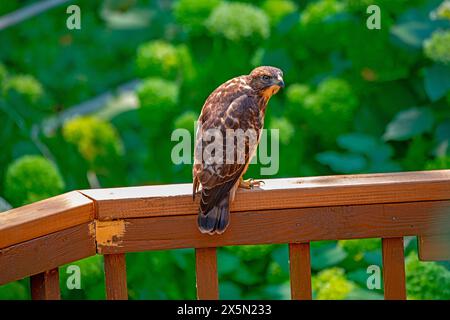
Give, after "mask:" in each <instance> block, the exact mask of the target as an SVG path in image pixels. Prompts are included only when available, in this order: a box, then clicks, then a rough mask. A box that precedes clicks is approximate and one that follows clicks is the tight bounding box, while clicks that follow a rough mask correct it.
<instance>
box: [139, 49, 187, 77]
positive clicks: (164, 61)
mask: <svg viewBox="0 0 450 320" xmlns="http://www.w3.org/2000/svg"><path fill="white" fill-rule="evenodd" d="M136 66H137V69H138V73H139V75H140V76H143V77H153V76H157V77H163V78H167V79H174V78H175V77H176V76H177V75H178V74H179V71H180V68H181V60H180V56H179V52H178V49H177V48H176V47H175V46H174V45H172V44H170V43H168V42H165V41H162V40H154V41H150V42H147V43H144V44H142V45H140V46H139V47H138V49H137V57H136Z"/></svg>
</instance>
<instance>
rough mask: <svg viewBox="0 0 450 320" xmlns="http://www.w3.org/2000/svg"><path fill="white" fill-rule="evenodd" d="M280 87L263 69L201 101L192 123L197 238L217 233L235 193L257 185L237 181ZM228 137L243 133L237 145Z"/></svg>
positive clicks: (274, 73) (278, 75) (277, 77)
mask: <svg viewBox="0 0 450 320" xmlns="http://www.w3.org/2000/svg"><path fill="white" fill-rule="evenodd" d="M281 87H284V82H283V72H282V71H281V70H280V69H278V68H275V67H269V66H263V67H258V68H256V69H254V70H253V71H252V72H251V73H250V74H249V75H244V76H240V77H236V78H233V79H231V80H228V81H227V82H225V83H224V84H222V85H221V86H219V87H218V88H217V89H216V90H214V91H213V92H212V93H211V94H210V96H209V97H208V99H206V101H205V104H204V105H203V108H202V112H201V114H200V117H199V119H198V127H197V135H196V142H195V152H194V167H193V178H194V179H193V180H194V182H193V198H194V199H195V194H196V192H197V190H198V189H199V187H200V185H201V200H200V209H199V214H198V227H199V229H200V231H201V232H202V233H209V234H214V233H219V234H220V233H223V232H224V231H225V229H226V228H227V226H228V224H229V221H230V202H232V201H233V199H234V195H235V192H236V189H237V188H238V187H245V188H252V187H253V186H257V185H258V184H259V181H253V180H252V179H249V180H246V181H244V180H243V179H242V176H243V175H244V173H245V171H246V170H247V167H248V165H249V163H250V161H251V158H252V157H253V155H254V154H255V151H256V148H257V146H258V143H259V139H260V137H261V132H262V128H263V125H264V115H265V112H266V106H267V102H268V101H269V99H270V97H271V96H272V95H274V94H275V93H277V92H278V90H279V89H280V88H281ZM211 132H212V134H210V133H211ZM230 132H231V133H233V132H239V133H241V134H242V133H243V132H244V133H245V134H244V135H243V139H241V140H239V139H240V137H239V135H237V134H236V135H234V136H230V135H228V133H230ZM247 133H250V134H247ZM255 136H256V138H252V137H255ZM211 146H213V148H211ZM239 160H240V161H239Z"/></svg>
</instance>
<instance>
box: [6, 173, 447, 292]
mask: <svg viewBox="0 0 450 320" xmlns="http://www.w3.org/2000/svg"><path fill="white" fill-rule="evenodd" d="M265 182H266V184H265V185H264V186H263V187H262V188H260V189H256V190H240V191H239V192H238V194H237V196H236V201H235V202H234V203H233V205H232V208H231V210H232V214H231V224H230V226H229V228H228V230H227V231H226V232H225V233H224V234H222V235H215V236H209V235H204V234H201V233H200V232H199V231H198V229H197V225H196V221H197V219H196V215H197V207H198V200H197V202H195V203H194V202H193V201H192V195H191V190H192V186H191V184H178V185H162V186H146V187H129V188H113V189H98V190H81V191H73V192H69V193H66V194H63V195H60V196H57V197H54V198H50V199H47V200H43V201H40V202H37V203H33V204H30V205H27V206H24V207H20V208H17V209H12V210H10V211H7V212H4V213H1V214H0V285H1V284H5V283H8V282H11V281H14V280H18V279H22V278H25V277H30V278H31V292H32V298H33V299H59V297H60V293H59V283H58V281H59V276H58V267H59V266H61V265H63V264H66V263H70V262H73V261H76V260H79V259H83V258H86V257H89V256H92V255H95V254H102V255H104V263H105V279H106V293H107V299H127V298H128V294H127V282H126V264H125V254H126V253H127V252H136V251H146V250H166V249H176V248H195V249H196V274H197V296H198V298H199V299H217V298H218V297H219V292H218V291H219V289H218V276H217V264H218V263H220V261H217V255H216V248H217V247H221V246H230V245H247V244H271V243H277V244H286V245H289V261H290V272H291V296H292V298H293V299H311V297H312V293H311V268H310V247H309V244H310V242H311V241H318V240H340V239H358V238H382V251H383V278H384V293H385V298H386V299H405V298H406V290H405V270H404V254H403V249H404V248H403V237H404V236H418V246H419V257H420V259H422V260H449V259H450V242H449V239H450V170H439V171H421V172H405V173H390V174H370V175H341V176H323V177H308V178H295V179H294V178H292V179H272V180H266V181H265Z"/></svg>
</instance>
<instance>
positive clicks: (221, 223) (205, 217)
mask: <svg viewBox="0 0 450 320" xmlns="http://www.w3.org/2000/svg"><path fill="white" fill-rule="evenodd" d="M229 222H230V206H229V196H228V195H227V196H226V197H224V198H223V199H222V200H221V201H220V202H219V203H218V204H217V205H216V206H214V207H213V208H212V209H211V210H209V211H208V212H206V213H202V212H201V211H200V212H199V213H198V227H199V229H200V231H201V232H202V233H209V234H214V233H218V234H221V233H223V232H224V231H225V229H226V228H227V227H228V224H229Z"/></svg>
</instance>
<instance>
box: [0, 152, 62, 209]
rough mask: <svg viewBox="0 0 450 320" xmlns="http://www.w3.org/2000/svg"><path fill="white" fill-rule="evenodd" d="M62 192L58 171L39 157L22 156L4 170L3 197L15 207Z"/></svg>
mask: <svg viewBox="0 0 450 320" xmlns="http://www.w3.org/2000/svg"><path fill="white" fill-rule="evenodd" d="M63 190H64V181H63V180H62V177H61V175H60V174H59V172H58V169H57V168H56V167H55V165H53V164H52V163H51V162H50V161H48V160H47V159H45V158H44V157H41V156H24V157H22V158H19V159H17V160H16V161H14V162H13V163H12V164H11V165H10V166H9V167H8V169H7V170H6V177H5V197H6V199H7V200H8V201H9V202H10V203H11V204H12V205H13V206H15V207H17V206H22V205H25V204H28V203H32V202H35V201H39V200H43V199H46V198H50V197H52V196H55V195H57V194H60V193H61V192H62V191H63Z"/></svg>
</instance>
